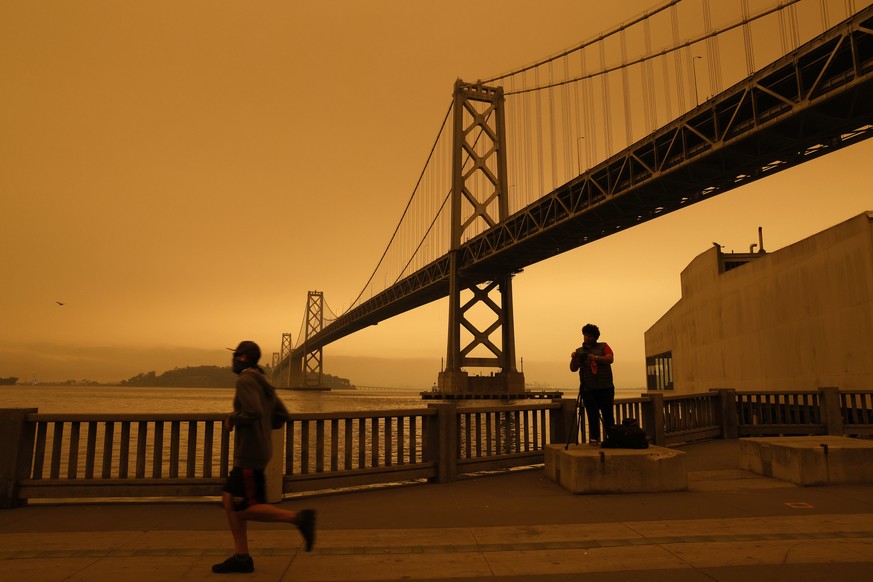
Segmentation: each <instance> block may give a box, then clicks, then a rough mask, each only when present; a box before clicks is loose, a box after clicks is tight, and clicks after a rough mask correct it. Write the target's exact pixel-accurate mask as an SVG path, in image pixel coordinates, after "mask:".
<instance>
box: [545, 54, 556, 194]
mask: <svg viewBox="0 0 873 582" xmlns="http://www.w3.org/2000/svg"><path fill="white" fill-rule="evenodd" d="M553 63H554V61H549V85H551V84H552V83H553V82H554V78H553V68H552V64H553ZM548 107H549V146H550V149H549V156H548V159H549V160H550V165H551V166H552V183H551V184H550V185H549V190H554V189H555V187H556V186H557V185H558V142H557V135H556V133H555V91H554V90H553V89H549V102H548ZM544 192H545V191H543V193H544Z"/></svg>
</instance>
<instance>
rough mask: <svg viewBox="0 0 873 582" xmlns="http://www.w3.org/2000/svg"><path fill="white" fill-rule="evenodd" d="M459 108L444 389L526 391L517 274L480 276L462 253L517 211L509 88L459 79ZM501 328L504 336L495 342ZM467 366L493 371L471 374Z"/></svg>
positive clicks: (449, 392) (456, 391) (456, 100)
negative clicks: (519, 359) (515, 306)
mask: <svg viewBox="0 0 873 582" xmlns="http://www.w3.org/2000/svg"><path fill="white" fill-rule="evenodd" d="M453 112H454V119H453V122H454V130H453V131H454V145H453V159H452V197H451V215H452V218H451V227H452V235H451V236H452V239H451V250H450V274H449V334H448V347H447V354H446V369H445V370H444V371H442V372H440V374H439V380H438V382H439V388H440V391H441V392H442V393H443V394H446V395H466V394H471V395H476V394H480V395H486V394H487V395H508V394H517V393H522V392H524V375H523V374H522V373H521V372H519V371H518V370H517V369H516V366H515V326H514V321H513V315H512V273H506V272H502V273H501V272H495V273H481V272H476V273H473V272H472V271H470V270H467V269H464V268H462V267H466V265H463V259H464V258H463V257H462V256H461V250H460V249H461V244H462V242H464V240H466V239H467V238H471V237H473V236H475V235H476V234H478V233H479V232H481V231H482V230H484V229H487V228H490V227H493V226H494V225H496V224H497V223H498V222H500V221H503V220H505V219H506V218H507V217H508V215H509V203H508V200H507V183H508V182H507V170H506V134H505V121H504V111H503V89H502V88H500V87H485V86H483V85H477V84H468V83H464V82H462V81H461V80H460V79H459V80H458V81H457V82H456V83H455V93H454V107H453ZM493 295H499V298H497V299H496V300H495V298H494V297H493ZM498 330H500V339H499V340H496V339H492V336H493V335H494V334H496V332H497V331H498ZM462 334H465V338H464V340H465V342H466V344H465V345H463V346H462ZM465 368H490V369H492V371H491V372H490V374H489V375H475V376H471V375H470V374H469V373H468V372H467V371H466V370H465Z"/></svg>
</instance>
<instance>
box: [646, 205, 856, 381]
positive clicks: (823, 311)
mask: <svg viewBox="0 0 873 582" xmlns="http://www.w3.org/2000/svg"><path fill="white" fill-rule="evenodd" d="M681 282H682V298H681V299H680V300H679V302H678V303H676V305H674V306H673V307H672V308H671V309H670V310H669V311H668V312H667V313H666V314H665V315H664V316H663V317H661V319H660V320H658V322H657V323H655V324H654V325H653V326H652V327H651V328H650V329H649V330H648V331H646V333H645V344H646V355H647V356H654V355H657V354H661V353H664V352H672V369H673V383H674V390H675V391H676V392H677V393H688V392H700V391H706V390H709V389H711V388H736V389H738V390H812V389H816V388H818V387H822V386H838V387H840V388H846V389H873V212H866V213H863V214H860V215H858V216H856V217H854V218H851V219H849V220H847V221H845V222H843V223H840V224H838V225H836V226H833V227H831V228H829V229H827V230H824V231H822V232H820V233H818V234H816V235H814V236H811V237H809V238H807V239H804V240H802V241H799V242H797V243H795V244H793V245H790V246H788V247H785V248H783V249H780V250H778V251H775V252H771V253H767V254H764V255H760V257H759V258H756V259H754V260H753V261H751V262H749V263H747V264H745V265H742V266H740V267H737V268H734V269H732V270H730V271H727V272H723V273H719V251H718V249H717V248H716V247H712V248H711V249H709V250H708V251H706V252H704V253H702V254H700V255H698V256H697V257H696V258H695V259H694V260H693V261H691V263H689V265H688V266H687V267H686V268H685V270H684V271H683V272H682V275H681Z"/></svg>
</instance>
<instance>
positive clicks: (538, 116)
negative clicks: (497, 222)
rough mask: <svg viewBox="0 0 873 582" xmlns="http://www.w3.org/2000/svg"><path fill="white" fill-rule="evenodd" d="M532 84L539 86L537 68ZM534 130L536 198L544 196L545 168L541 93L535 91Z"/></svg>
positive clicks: (538, 71)
mask: <svg viewBox="0 0 873 582" xmlns="http://www.w3.org/2000/svg"><path fill="white" fill-rule="evenodd" d="M534 83H535V84H536V86H537V87H539V85H540V70H539V68H537V69H535V70H534ZM535 101H536V122H535V123H536V128H537V162H538V165H539V169H538V171H537V174H538V175H539V179H540V182H539V190H537V193H536V196H542V195H543V194H545V192H546V191H545V185H544V182H543V180H544V177H543V173H544V172H545V168H544V167H543V111H542V109H543V108H542V102H543V100H542V91H537V94H536V99H535Z"/></svg>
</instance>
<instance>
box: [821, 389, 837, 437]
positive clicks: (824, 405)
mask: <svg viewBox="0 0 873 582" xmlns="http://www.w3.org/2000/svg"><path fill="white" fill-rule="evenodd" d="M818 391H819V394H821V417H822V420H823V421H824V424H825V430H827V434H830V435H836V436H842V435H843V407H842V405H841V404H840V389H839V388H835V387H825V388H819V389H818Z"/></svg>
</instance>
